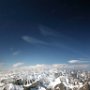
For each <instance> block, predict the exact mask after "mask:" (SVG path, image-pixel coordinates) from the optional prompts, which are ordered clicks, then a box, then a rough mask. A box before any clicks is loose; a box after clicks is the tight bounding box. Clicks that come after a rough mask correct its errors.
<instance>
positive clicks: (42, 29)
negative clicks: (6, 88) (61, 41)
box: [39, 26, 57, 36]
mask: <svg viewBox="0 0 90 90" xmlns="http://www.w3.org/2000/svg"><path fill="white" fill-rule="evenodd" d="M39 30H40V33H41V34H42V35H44V36H57V34H56V32H54V31H53V30H52V29H51V28H48V27H46V26H39Z"/></svg>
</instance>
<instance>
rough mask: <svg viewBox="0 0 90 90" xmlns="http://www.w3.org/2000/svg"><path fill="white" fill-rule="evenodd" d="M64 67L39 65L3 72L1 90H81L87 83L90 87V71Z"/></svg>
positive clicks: (0, 77)
mask: <svg viewBox="0 0 90 90" xmlns="http://www.w3.org/2000/svg"><path fill="white" fill-rule="evenodd" d="M64 66H65V65H64ZM62 67H63V66H60V67H59V65H53V66H49V68H48V67H46V66H45V67H44V66H43V65H42V66H40V65H38V68H36V69H35V68H34V67H33V68H28V69H26V68H25V69H26V70H24V69H22V68H21V69H19V70H18V69H13V70H9V71H7V72H2V73H0V90H30V89H34V90H74V89H75V90H81V88H82V87H83V86H84V84H85V83H86V82H88V86H89V87H90V71H84V70H81V69H80V70H77V69H65V68H62ZM31 69H33V70H31ZM87 90H88V89H87Z"/></svg>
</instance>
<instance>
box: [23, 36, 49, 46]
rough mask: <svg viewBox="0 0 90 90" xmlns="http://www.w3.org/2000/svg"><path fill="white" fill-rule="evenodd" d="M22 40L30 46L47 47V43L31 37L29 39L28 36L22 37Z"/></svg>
mask: <svg viewBox="0 0 90 90" xmlns="http://www.w3.org/2000/svg"><path fill="white" fill-rule="evenodd" d="M22 39H23V40H24V41H26V42H28V43H31V44H43V45H48V43H47V42H45V41H42V40H39V39H36V38H33V37H29V36H22Z"/></svg>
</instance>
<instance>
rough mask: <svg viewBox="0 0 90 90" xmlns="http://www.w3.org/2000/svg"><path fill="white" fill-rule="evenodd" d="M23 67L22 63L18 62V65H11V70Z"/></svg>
mask: <svg viewBox="0 0 90 90" xmlns="http://www.w3.org/2000/svg"><path fill="white" fill-rule="evenodd" d="M23 65H24V63H21V62H18V63H15V64H13V66H12V67H13V68H17V67H21V66H23Z"/></svg>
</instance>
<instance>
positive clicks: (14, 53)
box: [12, 51, 20, 56]
mask: <svg viewBox="0 0 90 90" xmlns="http://www.w3.org/2000/svg"><path fill="white" fill-rule="evenodd" d="M19 53H20V51H14V52H13V53H12V55H13V56H16V55H18V54H19Z"/></svg>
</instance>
